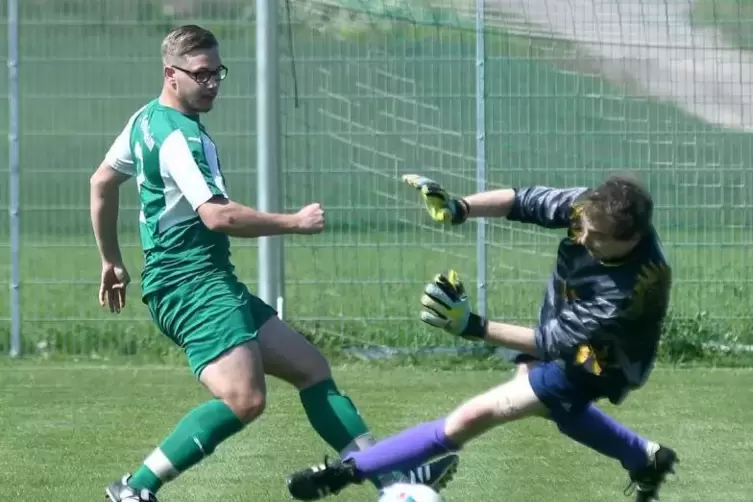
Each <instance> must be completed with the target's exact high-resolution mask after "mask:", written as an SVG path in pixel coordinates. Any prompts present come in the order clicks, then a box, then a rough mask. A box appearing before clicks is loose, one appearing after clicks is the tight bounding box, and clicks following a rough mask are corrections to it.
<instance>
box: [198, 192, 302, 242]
mask: <svg viewBox="0 0 753 502" xmlns="http://www.w3.org/2000/svg"><path fill="white" fill-rule="evenodd" d="M197 212H198V213H199V217H200V218H201V220H202V221H203V222H204V225H206V226H207V228H209V229H210V230H213V231H215V232H222V233H225V234H228V235H230V236H233V237H247V238H254V237H263V236H272V235H284V234H296V233H303V229H302V226H301V222H300V217H299V216H298V215H297V214H277V213H265V212H262V211H257V210H256V209H253V208H251V207H248V206H245V205H243V204H239V203H237V202H233V201H232V200H230V199H227V198H225V197H224V196H213V197H211V198H210V199H209V200H207V201H206V202H205V203H203V204H201V205H200V206H199V207H198V208H197Z"/></svg>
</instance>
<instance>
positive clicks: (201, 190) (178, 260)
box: [105, 100, 233, 296]
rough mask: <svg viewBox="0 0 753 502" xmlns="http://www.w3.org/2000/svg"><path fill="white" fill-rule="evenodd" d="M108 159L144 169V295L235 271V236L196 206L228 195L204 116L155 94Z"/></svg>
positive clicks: (139, 180) (138, 173) (132, 171)
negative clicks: (214, 227)
mask: <svg viewBox="0 0 753 502" xmlns="http://www.w3.org/2000/svg"><path fill="white" fill-rule="evenodd" d="M105 160H106V161H107V163H108V164H109V165H110V166H112V167H113V169H115V170H117V171H120V172H122V173H124V174H127V175H129V176H135V177H136V185H137V186H138V192H139V199H140V201H141V210H140V213H139V223H140V224H139V227H140V234H141V244H142V247H143V249H144V260H145V263H144V270H143V272H142V274H141V280H142V284H141V288H142V295H143V296H146V295H147V294H149V293H152V292H154V291H157V290H160V289H163V288H169V287H171V286H174V285H176V284H179V283H183V282H185V281H186V280H190V279H193V278H196V277H202V276H208V275H210V274H216V273H220V274H222V273H225V274H227V273H230V274H232V273H233V266H232V264H231V263H230V240H229V238H228V236H227V235H225V234H222V233H219V232H213V231H211V230H209V229H208V228H207V227H206V226H205V225H204V223H203V222H202V221H201V219H200V218H199V215H198V213H197V212H196V210H197V209H198V207H199V206H201V205H202V204H203V203H205V202H206V201H208V200H209V199H211V198H212V197H214V196H223V197H227V192H226V189H225V180H224V178H223V176H222V172H221V171H220V161H219V158H218V156H217V147H216V146H215V144H214V142H213V141H212V139H211V138H210V137H209V135H208V134H207V132H206V130H205V129H204V126H203V125H202V124H201V123H200V122H199V120H198V118H197V117H192V116H188V115H185V114H183V113H181V112H179V111H178V110H175V109H174V108H169V107H167V106H164V105H162V104H160V103H159V101H158V100H154V101H151V102H150V103H148V104H147V105H146V106H144V107H143V108H141V109H140V110H139V111H137V112H136V113H135V114H134V115H132V116H131V118H130V119H129V120H128V123H127V124H126V126H125V129H123V132H121V133H120V135H119V136H118V137H117V138H116V139H115V141H114V143H113V144H112V146H111V148H110V150H109V151H108V153H107V155H106V156H105Z"/></svg>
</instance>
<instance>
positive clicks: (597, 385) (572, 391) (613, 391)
mask: <svg viewBox="0 0 753 502" xmlns="http://www.w3.org/2000/svg"><path fill="white" fill-rule="evenodd" d="M528 382H529V383H530V384H531V388H532V389H533V392H534V394H536V397H537V398H539V401H541V402H542V403H544V405H545V406H546V407H547V408H549V410H551V411H552V412H553V413H556V412H565V413H572V412H577V411H582V410H584V409H585V408H587V407H588V405H589V404H591V402H593V401H597V400H599V399H602V398H607V399H609V401H610V402H612V403H613V404H618V403H619V402H620V401H621V400H622V399H623V398H624V397H625V395H626V394H627V388H626V386H625V385H624V381H623V380H622V378H609V377H608V376H604V377H601V376H594V375H592V374H589V373H586V372H585V371H582V370H579V369H577V368H568V367H566V366H565V365H564V364H563V363H562V362H561V361H547V362H542V363H541V364H538V365H536V366H534V367H533V368H531V370H530V371H529V372H528Z"/></svg>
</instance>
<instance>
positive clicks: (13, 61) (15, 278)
mask: <svg viewBox="0 0 753 502" xmlns="http://www.w3.org/2000/svg"><path fill="white" fill-rule="evenodd" d="M18 47H19V41H18V0H8V173H9V175H8V190H9V192H10V197H9V207H8V213H9V216H10V318H11V321H10V355H11V357H17V356H18V355H20V354H21V225H20V218H21V214H20V210H19V209H20V208H19V205H20V198H21V184H20V183H21V180H20V165H19V163H20V156H19V146H18V141H19V127H18V115H19V111H18V110H19V103H18V101H19V91H18V59H19V49H18Z"/></svg>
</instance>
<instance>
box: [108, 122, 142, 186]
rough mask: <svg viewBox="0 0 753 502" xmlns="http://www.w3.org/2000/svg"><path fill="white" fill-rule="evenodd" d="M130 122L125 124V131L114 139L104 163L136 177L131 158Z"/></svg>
mask: <svg viewBox="0 0 753 502" xmlns="http://www.w3.org/2000/svg"><path fill="white" fill-rule="evenodd" d="M132 124H133V122H132V121H129V122H128V124H126V127H125V129H123V131H122V132H121V133H120V134H118V137H117V138H115V141H113V143H112V145H111V146H110V149H109V150H108V151H107V153H106V154H105V162H107V164H108V165H109V166H110V167H112V168H113V169H115V170H116V171H119V172H121V173H123V174H126V175H128V176H136V166H134V165H133V156H132V155H131V140H130V138H131V125H132Z"/></svg>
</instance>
